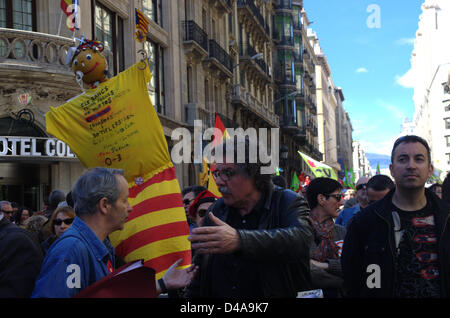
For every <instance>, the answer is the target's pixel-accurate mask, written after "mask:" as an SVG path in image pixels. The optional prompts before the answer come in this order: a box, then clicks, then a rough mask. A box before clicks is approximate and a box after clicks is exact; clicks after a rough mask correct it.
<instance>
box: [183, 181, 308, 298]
mask: <svg viewBox="0 0 450 318" xmlns="http://www.w3.org/2000/svg"><path fill="white" fill-rule="evenodd" d="M265 199H266V200H265V203H264V207H263V211H262V216H261V219H260V222H259V226H258V229H257V230H238V234H239V236H240V240H241V247H240V250H239V252H240V254H241V255H242V257H244V258H248V259H251V260H253V261H255V260H256V261H257V262H258V266H257V268H256V269H255V270H258V271H259V276H260V277H262V282H261V285H262V288H263V294H264V297H267V298H270V297H296V296H297V292H298V291H303V290H308V289H311V277H310V272H309V249H310V245H311V242H312V238H313V235H312V227H311V222H310V219H309V211H310V209H309V207H308V204H307V202H306V200H305V199H304V198H303V197H301V196H300V195H298V194H297V193H295V192H293V191H291V190H282V189H281V188H279V187H275V188H272V189H270V191H269V192H268V194H267V195H266V198H265ZM211 210H212V212H213V214H214V215H215V216H216V217H218V218H219V219H221V220H222V221H226V220H227V217H228V213H229V207H228V206H226V205H225V204H224V202H223V199H220V200H218V201H217V202H216V203H215V204H214V205H213V206H212V209H211ZM203 224H204V225H205V226H211V225H212V223H211V221H210V220H209V218H207V217H206V218H205V220H204V223H203ZM195 263H196V264H197V265H199V266H200V271H199V273H198V274H197V276H196V278H195V279H194V281H193V283H192V284H191V285H190V286H189V288H188V293H187V297H209V296H210V295H211V294H210V291H209V279H208V274H207V273H208V272H210V271H209V270H208V267H209V266H210V255H207V254H206V255H198V257H197V258H196V261H195Z"/></svg>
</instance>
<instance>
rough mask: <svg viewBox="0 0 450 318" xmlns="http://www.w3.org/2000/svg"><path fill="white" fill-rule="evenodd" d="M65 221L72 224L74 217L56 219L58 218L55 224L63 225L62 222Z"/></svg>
mask: <svg viewBox="0 0 450 318" xmlns="http://www.w3.org/2000/svg"><path fill="white" fill-rule="evenodd" d="M63 222H64V223H65V224H66V225H70V224H72V222H73V219H65V220H61V219H56V220H55V225H57V226H61V224H62V223H63Z"/></svg>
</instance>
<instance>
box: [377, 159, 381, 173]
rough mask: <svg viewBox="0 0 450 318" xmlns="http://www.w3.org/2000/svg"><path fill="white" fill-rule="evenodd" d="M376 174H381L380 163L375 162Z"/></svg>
mask: <svg viewBox="0 0 450 318" xmlns="http://www.w3.org/2000/svg"><path fill="white" fill-rule="evenodd" d="M377 174H381V172H380V163H379V162H377Z"/></svg>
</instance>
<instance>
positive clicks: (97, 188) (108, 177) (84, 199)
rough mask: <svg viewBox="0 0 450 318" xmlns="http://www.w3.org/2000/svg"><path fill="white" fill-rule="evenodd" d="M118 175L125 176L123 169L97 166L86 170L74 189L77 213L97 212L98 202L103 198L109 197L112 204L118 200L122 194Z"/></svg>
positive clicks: (88, 213)
mask: <svg viewBox="0 0 450 318" xmlns="http://www.w3.org/2000/svg"><path fill="white" fill-rule="evenodd" d="M116 175H121V176H123V175H124V172H123V170H121V169H109V168H101V167H97V168H92V169H89V170H87V171H85V172H84V173H83V174H82V175H81V177H80V178H78V180H77V181H76V182H75V184H74V186H73V189H72V197H73V201H74V203H75V206H74V210H75V214H76V215H77V216H85V215H93V214H95V213H96V212H97V209H98V207H97V204H98V203H99V202H100V200H101V199H102V198H107V199H108V201H109V202H110V203H111V204H113V203H114V202H116V201H117V199H118V198H119V195H120V184H119V180H117V178H116Z"/></svg>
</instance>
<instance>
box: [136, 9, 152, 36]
mask: <svg viewBox="0 0 450 318" xmlns="http://www.w3.org/2000/svg"><path fill="white" fill-rule="evenodd" d="M135 10H136V29H138V30H140V31H141V32H142V34H143V35H146V34H147V32H148V24H149V23H150V21H149V20H148V19H147V17H146V16H145V15H144V14H143V13H142V12H141V11H139V10H138V9H135Z"/></svg>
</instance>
